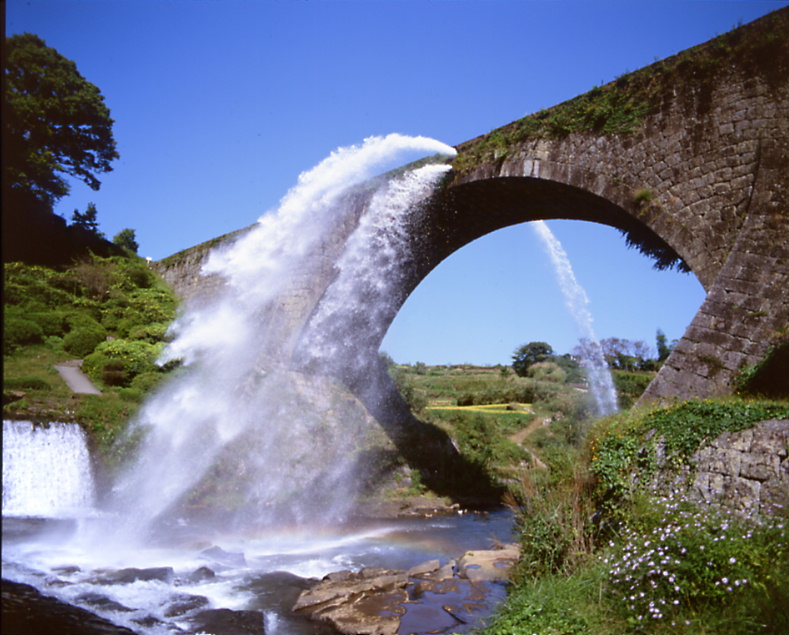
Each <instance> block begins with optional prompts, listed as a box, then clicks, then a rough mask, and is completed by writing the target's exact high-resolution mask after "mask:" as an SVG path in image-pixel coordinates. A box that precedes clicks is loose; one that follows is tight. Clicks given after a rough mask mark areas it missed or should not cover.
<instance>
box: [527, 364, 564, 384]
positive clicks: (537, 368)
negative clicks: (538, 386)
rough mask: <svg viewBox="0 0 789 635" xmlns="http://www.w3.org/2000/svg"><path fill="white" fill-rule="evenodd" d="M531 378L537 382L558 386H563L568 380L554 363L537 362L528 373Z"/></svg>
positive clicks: (530, 367)
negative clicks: (551, 383) (546, 382)
mask: <svg viewBox="0 0 789 635" xmlns="http://www.w3.org/2000/svg"><path fill="white" fill-rule="evenodd" d="M527 374H528V376H529V377H532V378H533V379H536V380H537V381H550V382H553V383H556V384H563V383H564V382H565V380H566V379H567V373H565V372H564V371H563V370H562V369H561V368H560V367H559V365H558V364H555V363H553V362H537V363H536V364H532V365H531V366H529V370H528V371H527Z"/></svg>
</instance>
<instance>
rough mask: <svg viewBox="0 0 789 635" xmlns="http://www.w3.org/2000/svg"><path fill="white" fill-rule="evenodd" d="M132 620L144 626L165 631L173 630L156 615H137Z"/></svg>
mask: <svg viewBox="0 0 789 635" xmlns="http://www.w3.org/2000/svg"><path fill="white" fill-rule="evenodd" d="M132 622H134V623H135V624H139V625H140V626H142V627H143V628H156V629H157V630H160V631H162V632H164V630H165V629H167V630H171V629H169V628H168V625H167V624H165V623H164V622H162V620H160V619H159V618H158V617H156V616H155V615H146V616H144V617H135V618H134V619H133V620H132Z"/></svg>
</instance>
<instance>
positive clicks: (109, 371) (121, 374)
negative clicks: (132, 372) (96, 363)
mask: <svg viewBox="0 0 789 635" xmlns="http://www.w3.org/2000/svg"><path fill="white" fill-rule="evenodd" d="M128 379H129V374H128V373H127V372H126V364H125V363H124V361H123V360H122V359H109V360H107V361H106V362H105V363H104V364H103V365H102V367H101V381H103V382H104V383H105V384H107V385H108V386H125V385H126V384H127V382H128Z"/></svg>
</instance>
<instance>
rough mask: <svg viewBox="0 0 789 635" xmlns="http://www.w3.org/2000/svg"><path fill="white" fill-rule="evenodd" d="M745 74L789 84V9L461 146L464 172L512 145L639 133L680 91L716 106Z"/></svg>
mask: <svg viewBox="0 0 789 635" xmlns="http://www.w3.org/2000/svg"><path fill="white" fill-rule="evenodd" d="M724 69H738V70H739V71H740V72H742V73H743V74H744V75H745V76H746V77H754V76H759V77H762V78H764V79H765V80H766V81H767V83H768V84H770V85H779V84H784V83H786V81H787V80H788V79H789V9H781V10H778V11H775V12H773V13H771V14H769V15H767V16H765V17H763V18H761V19H759V20H756V21H754V22H752V23H750V24H748V25H746V26H742V27H739V28H736V29H734V30H733V31H730V32H728V33H725V34H723V35H720V36H718V37H716V38H714V39H712V40H710V41H709V42H706V43H704V44H701V45H699V46H696V47H693V48H690V49H687V50H685V51H683V52H681V53H679V54H677V55H674V56H671V57H668V58H666V59H664V60H661V61H658V62H656V63H654V64H651V65H650V66H647V67H645V68H642V69H639V70H637V71H634V72H632V73H631V72H626V73H624V74H623V75H621V76H619V77H618V78H617V79H616V80H615V81H613V82H610V83H608V84H606V85H604V86H596V87H594V88H593V89H592V90H590V91H589V92H587V93H585V94H583V95H579V96H578V97H575V98H573V99H570V100H568V101H566V102H563V103H561V104H558V105H557V106H554V107H552V108H548V109H546V110H541V111H539V112H537V113H534V114H531V115H528V116H526V117H524V118H522V119H519V120H517V121H514V122H512V123H510V124H507V125H505V126H502V127H501V128H497V129H496V130H493V131H492V132H490V133H488V134H486V135H483V136H480V137H477V138H475V139H472V140H471V141H468V142H466V143H463V144H461V145H459V146H458V156H457V158H456V159H455V161H454V168H455V169H456V170H458V171H461V170H464V169H467V168H470V167H473V166H475V165H479V164H481V163H489V162H496V161H502V160H504V159H505V158H506V156H507V153H508V151H509V150H510V149H511V147H512V146H514V145H518V144H521V143H523V142H526V141H528V140H536V139H556V138H562V137H565V136H567V135H569V134H571V133H591V134H596V135H610V134H613V135H621V134H631V133H633V132H635V131H637V130H638V129H639V128H640V126H641V125H642V123H643V122H644V120H645V118H646V117H647V116H649V115H651V114H653V113H655V112H657V111H659V110H660V108H661V105H662V104H663V102H664V100H666V99H670V98H671V96H672V95H673V94H674V90H673V89H674V88H675V87H677V86H678V85H683V84H690V85H691V86H692V91H690V90H688V91H687V92H688V94H691V92H692V93H694V94H695V95H696V96H697V101H696V104H697V108H699V109H704V108H708V107H709V96H710V93H711V89H712V86H713V84H714V82H715V81H716V78H717V75H718V73H719V72H720V71H722V70H724Z"/></svg>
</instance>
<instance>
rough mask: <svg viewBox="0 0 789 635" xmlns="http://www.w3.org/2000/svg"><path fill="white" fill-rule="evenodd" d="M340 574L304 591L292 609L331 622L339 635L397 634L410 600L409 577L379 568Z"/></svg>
mask: <svg viewBox="0 0 789 635" xmlns="http://www.w3.org/2000/svg"><path fill="white" fill-rule="evenodd" d="M339 573H340V575H329V576H326V577H325V578H324V579H323V580H322V581H321V582H319V583H318V584H316V585H315V586H313V587H312V588H311V589H308V590H306V591H304V592H303V593H302V594H301V595H300V596H299V598H298V600H297V602H296V604H295V606H294V607H293V610H294V611H305V612H307V613H309V614H310V616H311V617H312V619H316V620H320V621H324V622H328V623H330V624H331V625H332V626H333V627H334V628H336V629H337V630H338V631H339V632H340V633H347V634H353V633H370V634H371V635H394V634H395V633H396V632H397V629H398V627H399V625H400V616H401V615H402V614H403V613H405V609H404V608H403V607H402V605H403V603H405V602H406V601H407V600H408V594H407V593H406V591H405V586H406V584H408V574H407V573H406V572H404V571H391V570H386V569H376V568H365V569H362V570H361V571H360V572H359V573H351V572H345V571H343V572H339ZM349 574H350V575H349Z"/></svg>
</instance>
